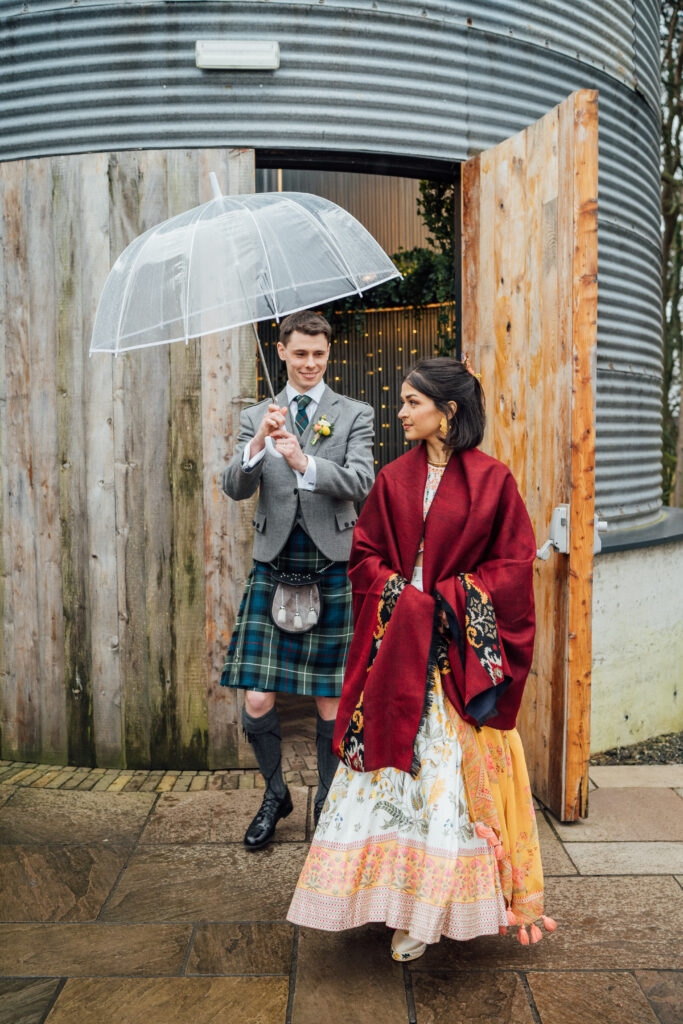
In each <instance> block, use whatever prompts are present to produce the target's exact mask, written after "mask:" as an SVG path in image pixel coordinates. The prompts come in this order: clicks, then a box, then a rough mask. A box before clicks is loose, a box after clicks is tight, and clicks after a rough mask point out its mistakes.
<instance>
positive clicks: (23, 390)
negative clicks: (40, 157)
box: [5, 161, 40, 760]
mask: <svg viewBox="0 0 683 1024" xmlns="http://www.w3.org/2000/svg"><path fill="white" fill-rule="evenodd" d="M26 166H27V165H26V163H25V162H24V161H17V162H16V163H11V164H9V165H8V167H7V171H6V174H7V178H6V183H5V184H6V190H5V198H6V203H7V207H6V220H5V230H6V232H7V241H8V243H9V246H10V250H11V253H12V259H11V260H8V261H7V263H6V266H5V273H6V302H7V321H6V322H7V339H8V344H7V348H6V353H5V367H6V373H7V435H8V436H7V440H8V448H7V457H8V470H9V493H8V497H9V508H8V513H9V524H10V552H11V555H10V565H11V570H12V585H13V605H14V615H15V623H17V624H19V623H20V624H21V628H19V629H16V631H15V634H14V658H15V668H16V690H15V694H16V704H15V708H14V714H15V716H16V728H17V743H18V746H19V748H20V749H21V750H22V751H24V752H26V756H27V758H28V759H30V760H39V751H40V689H39V687H40V683H39V676H40V660H39V652H38V638H39V623H38V601H37V570H36V561H35V545H34V538H35V530H36V523H35V495H34V477H33V453H32V451H31V358H30V326H29V290H30V282H29V274H28V253H27V241H28V240H27V234H26V200H27V195H26V187H25V175H26Z"/></svg>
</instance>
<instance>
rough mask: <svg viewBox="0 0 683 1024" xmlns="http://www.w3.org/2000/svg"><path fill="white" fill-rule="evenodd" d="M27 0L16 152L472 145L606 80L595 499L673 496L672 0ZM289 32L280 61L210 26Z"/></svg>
mask: <svg viewBox="0 0 683 1024" xmlns="http://www.w3.org/2000/svg"><path fill="white" fill-rule="evenodd" d="M483 6H484V5H466V4H464V3H461V2H456V0H454V2H450V0H423V2H421V3H414V2H412V0H405V2H397V0H393V2H388V0H387V2H383V0H377V2H374V0H347V2H342V0H325V2H321V3H316V4H312V3H295V2H284V0H252V2H238V3H228V2H224V3H221V2H209V3H204V2H201V0H195V2H168V0H167V2H164V3H161V2H151V3H139V2H137V0H130V2H128V3H125V2H123V3H115V4H107V3H102V2H101V0H80V3H78V4H77V5H76V4H69V5H67V4H65V3H59V2H57V0H28V2H26V3H14V2H10V3H7V4H5V5H4V7H3V10H2V15H1V20H0V89H1V90H2V91H1V95H2V100H1V101H0V140H1V141H0V159H3V160H9V159H15V158H18V157H27V156H43V155H47V154H53V153H66V152H70V153H73V152H83V151H89V150H116V149H129V148H135V147H142V148H167V147H176V146H212V145H215V146H226V145H244V146H253V147H255V148H256V149H259V148H265V149H280V150H283V149H290V150H325V151H350V152H358V151H364V152H368V153H373V154H388V155H395V156H401V155H403V156H406V157H419V158H431V159H437V160H447V161H461V160H464V159H466V158H467V157H468V156H471V155H473V154H474V153H477V152H479V151H481V150H482V149H486V148H487V147H489V146H492V145H494V144H495V143H497V142H499V141H500V140H501V139H503V138H505V137H506V136H509V135H511V134H513V133H514V132H516V131H518V130H519V129H521V128H523V127H525V126H526V125H528V124H529V123H530V122H531V121H533V120H535V119H536V118H538V117H540V116H542V115H543V114H544V113H545V112H546V111H547V110H548V109H549V108H551V107H552V106H554V105H555V104H556V103H558V102H559V101H560V100H562V99H563V98H564V97H565V96H566V95H567V94H568V93H570V92H572V91H573V90H574V89H577V88H597V89H599V91H600V156H599V160H600V226H599V246H600V252H599V261H600V263H599V265H600V289H599V294H600V298H599V326H598V386H597V403H598V410H597V429H598V433H597V449H598V450H597V467H596V487H597V492H596V493H597V505H598V508H599V509H600V512H601V514H602V515H603V516H605V517H607V518H608V519H609V520H610V526H611V528H619V527H620V526H625V525H629V526H632V525H635V524H638V523H644V522H649V521H651V520H652V519H653V518H656V517H657V515H658V514H659V510H660V507H661V488H660V464H661V451H660V448H661V444H660V437H661V423H660V421H661V327H660V317H661V293H660V284H659V246H660V238H659V130H658V117H659V112H658V67H659V54H658V37H657V26H658V20H657V19H658V4H657V2H656V0H606V2H604V3H601V4H594V3H592V2H591V0H577V2H570V0H554V2H545V3H541V2H536V3H531V2H528V3H516V2H515V0H508V2H506V3H503V2H492V3H489V4H486V5H485V10H481V9H480V8H481V7H483ZM222 36H231V37H240V36H241V37H243V38H245V39H248V38H272V39H277V40H278V41H279V43H280V48H281V67H280V69H279V70H278V71H277V72H262V73H260V72H259V73H254V72H246V73H245V72H222V71H219V72H202V71H199V70H198V69H197V68H196V67H195V64H194V43H195V41H196V40H197V39H200V38H216V37H222Z"/></svg>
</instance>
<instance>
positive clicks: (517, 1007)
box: [412, 971, 535, 1024]
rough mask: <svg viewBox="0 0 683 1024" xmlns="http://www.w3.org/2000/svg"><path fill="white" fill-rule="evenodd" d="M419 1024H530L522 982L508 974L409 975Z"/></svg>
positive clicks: (532, 1020) (501, 972) (530, 1011)
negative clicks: (455, 977)
mask: <svg viewBox="0 0 683 1024" xmlns="http://www.w3.org/2000/svg"><path fill="white" fill-rule="evenodd" d="M412 977H413V995H414V999H415V1009H416V1011H417V1019H418V1021H419V1024H461V1022H463V1024H465V1022H467V1024H470V1022H472V1024H534V1022H535V1018H534V1015H533V1013H532V1010H531V1007H530V1005H529V1000H528V998H527V994H526V991H525V988H524V983H523V981H522V978H521V977H520V975H519V974H517V973H514V972H512V971H506V972H504V971H498V972H497V973H491V972H488V971H487V972H486V973H484V972H483V971H477V972H474V971H469V972H468V971H463V972H461V973H459V974H458V979H457V983H456V984H454V981H453V975H452V974H449V973H443V972H442V973H437V972H431V973H427V972H420V973H419V974H418V973H415V974H414V975H412Z"/></svg>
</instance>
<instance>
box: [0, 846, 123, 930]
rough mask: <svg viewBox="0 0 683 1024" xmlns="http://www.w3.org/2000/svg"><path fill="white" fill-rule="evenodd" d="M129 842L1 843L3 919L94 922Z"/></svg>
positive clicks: (0, 905) (0, 917) (0, 904)
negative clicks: (80, 844) (25, 844)
mask: <svg viewBox="0 0 683 1024" xmlns="http://www.w3.org/2000/svg"><path fill="white" fill-rule="evenodd" d="M129 852H130V851H129V848H128V847H125V846H114V845H113V844H112V845H110V846H105V845H104V844H103V843H98V844H92V845H90V846H87V845H82V846H77V845H72V846H9V845H7V846H0V878H1V879H2V886H0V921H8V922H13V921H16V922H22V921H25V922H28V921H93V920H94V919H95V918H96V917H97V915H98V913H99V911H100V909H101V907H102V905H103V903H104V901H105V900H106V898H107V896H108V895H109V893H110V891H111V888H112V886H113V885H114V882H115V881H116V879H117V877H118V875H119V873H120V872H121V869H122V867H123V866H124V864H125V863H126V859H127V857H128V855H129Z"/></svg>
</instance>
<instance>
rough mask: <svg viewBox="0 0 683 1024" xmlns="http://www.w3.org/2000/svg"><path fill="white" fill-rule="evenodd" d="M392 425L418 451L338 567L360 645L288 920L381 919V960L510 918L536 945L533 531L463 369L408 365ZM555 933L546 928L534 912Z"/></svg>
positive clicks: (351, 922)
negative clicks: (332, 765)
mask: <svg viewBox="0 0 683 1024" xmlns="http://www.w3.org/2000/svg"><path fill="white" fill-rule="evenodd" d="M401 401H402V407H401V410H400V412H399V418H400V420H401V422H402V424H403V428H404V430H405V436H406V438H408V440H411V441H419V442H421V443H420V444H419V445H418V446H417V447H416V448H413V449H412V450H411V451H409V452H407V453H406V454H405V455H402V456H401V457H400V458H398V459H396V461H395V462H392V463H391V464H390V465H388V466H386V467H385V468H384V469H383V470H382V471H381V472H380V473H379V475H378V477H377V480H376V482H375V485H374V487H373V489H372V491H371V493H370V496H369V498H368V500H367V502H366V504H365V507H364V509H363V512H362V513H361V516H360V518H359V520H358V523H357V525H356V530H355V533H354V539H353V547H352V551H351V558H350V561H349V576H350V579H351V585H352V589H353V607H354V622H355V629H354V638H353V641H352V644H351V648H350V651H349V659H348V663H347V669H346V675H345V678H344V687H343V691H342V697H341V704H340V707H339V712H338V714H337V722H336V728H335V735H334V741H333V742H334V748H335V750H336V752H337V753H338V755H339V757H340V758H341V760H342V762H343V763H342V764H341V765H340V766H339V768H338V769H337V773H336V775H335V778H334V782H333V784H332V787H331V788H330V791H329V794H328V799H327V801H326V803H325V806H324V808H323V812H322V815H321V818H320V822H319V825H318V828H317V830H316V833H315V836H314V840H313V844H312V846H311V849H310V851H309V854H308V857H307V859H306V863H305V865H304V868H303V871H302V872H301V876H300V878H299V881H298V884H297V888H296V891H295V894H294V898H293V900H292V905H291V907H290V910H289V914H288V920H290V921H292V922H294V923H296V924H301V925H307V926H309V927H314V928H323V929H327V930H333V931H337V930H342V929H345V928H353V927H356V926H358V925H361V924H364V923H366V922H368V921H385V922H386V924H387V925H388V926H389V927H391V928H394V929H395V932H394V936H393V939H392V956H393V957H394V959H395V960H413V959H416V958H417V957H419V956H421V955H422V954H423V953H424V951H425V948H426V945H427V944H428V943H432V942H438V941H439V938H440V937H441V935H446V936H449V937H450V938H454V939H470V938H474V937H475V936H477V935H485V934H491V933H495V932H498V931H501V932H504V931H505V928H506V926H507V925H508V924H510V925H513V924H517V925H519V931H518V937H519V939H520V941H521V942H522V943H524V944H527V943H528V942H529V934H528V933H527V931H526V927H525V925H526V924H530V925H531V929H530V934H531V941H532V942H537V941H538V940H539V939H540V938H541V931H540V929H539V928H538V926H537V925H536V924H535V923H534V922H535V921H536V920H537V919H538V918H539V917H541V914H542V909H543V875H542V870H541V863H540V856H539V850H538V834H537V830H536V823H535V816H534V809H533V802H532V796H531V790H530V788H529V779H528V775H527V770H526V765H525V762H524V753H523V751H522V746H521V743H520V739H519V736H518V734H517V731H516V729H515V719H516V716H517V711H518V709H519V705H520V701H521V698H522V692H523V689H524V683H525V682H526V678H527V675H528V672H529V667H530V665H531V658H532V653H533V639H534V629H535V620H534V605H533V587H532V566H533V561H534V557H535V555H536V544H535V540H534V535H533V530H532V528H531V523H530V521H529V516H528V515H527V512H526V509H525V507H524V504H523V502H522V499H521V497H520V495H519V492H518V490H517V487H516V484H515V481H514V479H513V477H512V474H511V473H510V471H509V470H508V469H507V468H506V467H505V466H504V465H503V464H502V463H500V462H498V461H497V460H496V459H493V458H491V457H490V456H488V455H485V454H484V453H483V452H480V451H479V450H478V449H477V448H476V445H478V444H479V443H480V442H481V439H482V437H483V434H484V422H485V415H484V400H483V393H482V389H481V385H480V383H479V381H478V379H477V378H476V377H475V376H474V374H473V373H472V371H471V369H470V368H469V366H468V365H467V363H466V362H463V363H461V362H459V361H457V360H455V359H429V360H424V361H422V362H420V363H418V364H417V365H416V366H415V367H414V368H413V370H411V371H410V373H409V374H408V376H407V377H406V379H405V381H404V383H403V387H402V390H401ZM543 922H544V924H545V927H546V928H547V929H548V930H550V931H552V930H553V929H554V928H555V922H554V921H552V919H551V918H543Z"/></svg>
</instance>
